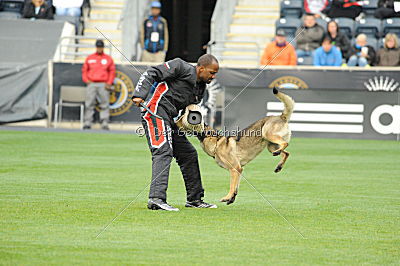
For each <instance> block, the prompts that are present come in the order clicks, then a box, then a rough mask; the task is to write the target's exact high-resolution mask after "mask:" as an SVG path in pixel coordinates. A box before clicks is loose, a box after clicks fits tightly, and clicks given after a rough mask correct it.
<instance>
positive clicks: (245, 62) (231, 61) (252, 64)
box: [220, 59, 258, 67]
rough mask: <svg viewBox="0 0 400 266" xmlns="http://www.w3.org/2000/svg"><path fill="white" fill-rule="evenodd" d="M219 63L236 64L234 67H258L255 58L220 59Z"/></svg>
mask: <svg viewBox="0 0 400 266" xmlns="http://www.w3.org/2000/svg"><path fill="white" fill-rule="evenodd" d="M220 63H221V65H226V66H236V67H258V61H255V60H235V59H226V60H220Z"/></svg>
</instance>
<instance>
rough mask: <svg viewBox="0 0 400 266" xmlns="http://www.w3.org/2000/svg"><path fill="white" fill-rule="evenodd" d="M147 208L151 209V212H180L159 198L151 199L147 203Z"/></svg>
mask: <svg viewBox="0 0 400 266" xmlns="http://www.w3.org/2000/svg"><path fill="white" fill-rule="evenodd" d="M147 208H149V209H150V210H165V211H173V212H177V211H179V209H178V208H174V207H172V206H171V205H169V204H168V203H167V202H165V201H164V200H162V199H157V198H150V199H149V201H148V203H147Z"/></svg>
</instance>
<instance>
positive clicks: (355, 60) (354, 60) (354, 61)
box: [347, 55, 368, 67]
mask: <svg viewBox="0 0 400 266" xmlns="http://www.w3.org/2000/svg"><path fill="white" fill-rule="evenodd" d="M347 65H348V66H357V65H358V66H360V67H364V66H366V65H368V61H367V59H365V57H358V56H356V55H352V56H350V58H349V61H348V62H347Z"/></svg>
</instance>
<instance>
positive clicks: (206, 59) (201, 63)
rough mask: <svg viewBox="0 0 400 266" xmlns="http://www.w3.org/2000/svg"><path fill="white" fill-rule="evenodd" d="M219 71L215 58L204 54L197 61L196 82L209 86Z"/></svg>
mask: <svg viewBox="0 0 400 266" xmlns="http://www.w3.org/2000/svg"><path fill="white" fill-rule="evenodd" d="M218 70H219V63H218V60H217V58H215V56H213V55H210V54H204V55H202V56H200V57H199V60H197V66H196V74H197V81H202V82H205V83H207V84H209V83H210V82H211V81H212V80H213V79H215V76H216V74H217V73H218Z"/></svg>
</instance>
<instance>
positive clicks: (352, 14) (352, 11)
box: [327, 6, 362, 19]
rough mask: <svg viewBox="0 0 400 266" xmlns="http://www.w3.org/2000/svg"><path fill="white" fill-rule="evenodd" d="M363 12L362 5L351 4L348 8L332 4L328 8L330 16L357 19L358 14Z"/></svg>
mask: <svg viewBox="0 0 400 266" xmlns="http://www.w3.org/2000/svg"><path fill="white" fill-rule="evenodd" d="M361 12H362V7H360V6H351V7H347V8H340V7H337V6H332V7H331V8H330V9H329V10H328V12H327V15H328V17H330V18H339V17H346V18H352V19H355V18H356V17H358V15H360V13H361Z"/></svg>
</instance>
